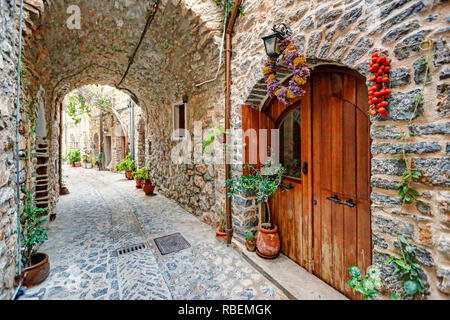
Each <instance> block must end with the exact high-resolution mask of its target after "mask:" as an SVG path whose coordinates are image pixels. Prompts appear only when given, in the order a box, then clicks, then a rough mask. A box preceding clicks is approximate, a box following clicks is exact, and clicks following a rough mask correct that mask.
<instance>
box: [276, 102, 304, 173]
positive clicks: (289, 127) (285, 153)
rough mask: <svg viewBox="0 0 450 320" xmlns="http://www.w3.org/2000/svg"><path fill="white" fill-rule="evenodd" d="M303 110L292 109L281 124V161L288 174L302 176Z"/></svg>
mask: <svg viewBox="0 0 450 320" xmlns="http://www.w3.org/2000/svg"><path fill="white" fill-rule="evenodd" d="M300 119H301V111H300V109H295V110H293V111H291V112H290V113H289V114H288V116H287V117H286V118H284V120H283V121H282V122H281V125H280V162H281V164H282V165H283V167H285V168H286V176H289V177H294V178H300V177H301V123H300V121H301V120H300Z"/></svg>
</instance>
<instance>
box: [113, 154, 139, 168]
mask: <svg viewBox="0 0 450 320" xmlns="http://www.w3.org/2000/svg"><path fill="white" fill-rule="evenodd" d="M114 170H115V171H117V172H122V171H134V170H136V163H135V161H134V160H133V159H131V155H130V154H128V155H127V156H126V157H125V159H123V160H122V161H121V162H120V163H119V164H118V165H116V166H115V167H114Z"/></svg>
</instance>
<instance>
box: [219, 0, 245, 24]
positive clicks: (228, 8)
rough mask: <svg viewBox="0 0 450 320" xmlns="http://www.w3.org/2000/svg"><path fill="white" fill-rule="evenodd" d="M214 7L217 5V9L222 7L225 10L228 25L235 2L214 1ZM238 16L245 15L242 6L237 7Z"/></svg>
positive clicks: (225, 0) (229, 0) (232, 0)
mask: <svg viewBox="0 0 450 320" xmlns="http://www.w3.org/2000/svg"><path fill="white" fill-rule="evenodd" d="M216 5H218V6H219V7H222V8H223V9H224V10H225V17H226V22H227V23H228V20H229V19H230V17H231V13H232V12H233V10H234V7H235V5H236V1H235V0H216ZM239 14H240V15H244V14H245V11H244V8H242V6H239Z"/></svg>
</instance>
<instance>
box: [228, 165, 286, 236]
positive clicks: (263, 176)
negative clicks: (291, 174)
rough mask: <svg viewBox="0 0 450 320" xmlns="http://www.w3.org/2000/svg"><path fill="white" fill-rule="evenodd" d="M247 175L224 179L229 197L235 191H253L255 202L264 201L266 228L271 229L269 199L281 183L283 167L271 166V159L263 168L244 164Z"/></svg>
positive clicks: (235, 192)
mask: <svg viewBox="0 0 450 320" xmlns="http://www.w3.org/2000/svg"><path fill="white" fill-rule="evenodd" d="M245 167H246V168H248V169H249V170H250V171H249V173H250V174H249V175H247V176H246V175H242V176H238V177H233V178H231V179H228V180H227V181H226V186H227V187H229V188H230V192H229V193H228V196H229V197H232V196H233V195H235V194H237V193H247V192H254V193H255V194H256V202H257V203H265V204H266V208H267V213H268V221H267V227H266V226H263V227H265V228H266V229H269V230H270V229H272V223H271V217H270V207H269V199H270V197H272V196H274V195H275V193H276V192H277V190H278V188H279V187H280V186H281V185H282V179H283V175H284V172H285V169H284V168H283V166H282V165H278V166H275V167H274V166H272V161H270V160H269V161H267V162H266V164H265V165H264V166H263V168H262V169H261V170H260V169H257V168H256V167H255V166H253V165H245Z"/></svg>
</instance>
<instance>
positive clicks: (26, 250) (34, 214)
mask: <svg viewBox="0 0 450 320" xmlns="http://www.w3.org/2000/svg"><path fill="white" fill-rule="evenodd" d="M46 211H47V210H46V209H43V208H37V207H36V201H35V200H34V199H33V194H32V193H31V192H28V191H27V192H26V193H25V204H24V207H23V214H22V216H21V219H20V220H21V224H22V237H23V248H22V263H23V264H24V265H26V266H30V264H31V256H32V255H33V254H35V253H36V251H37V246H38V245H39V244H42V243H44V242H45V241H46V240H47V239H48V237H47V232H48V228H45V227H43V226H42V224H44V223H46V222H47V218H46V217H42V216H43V215H44V214H45V212H46Z"/></svg>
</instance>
